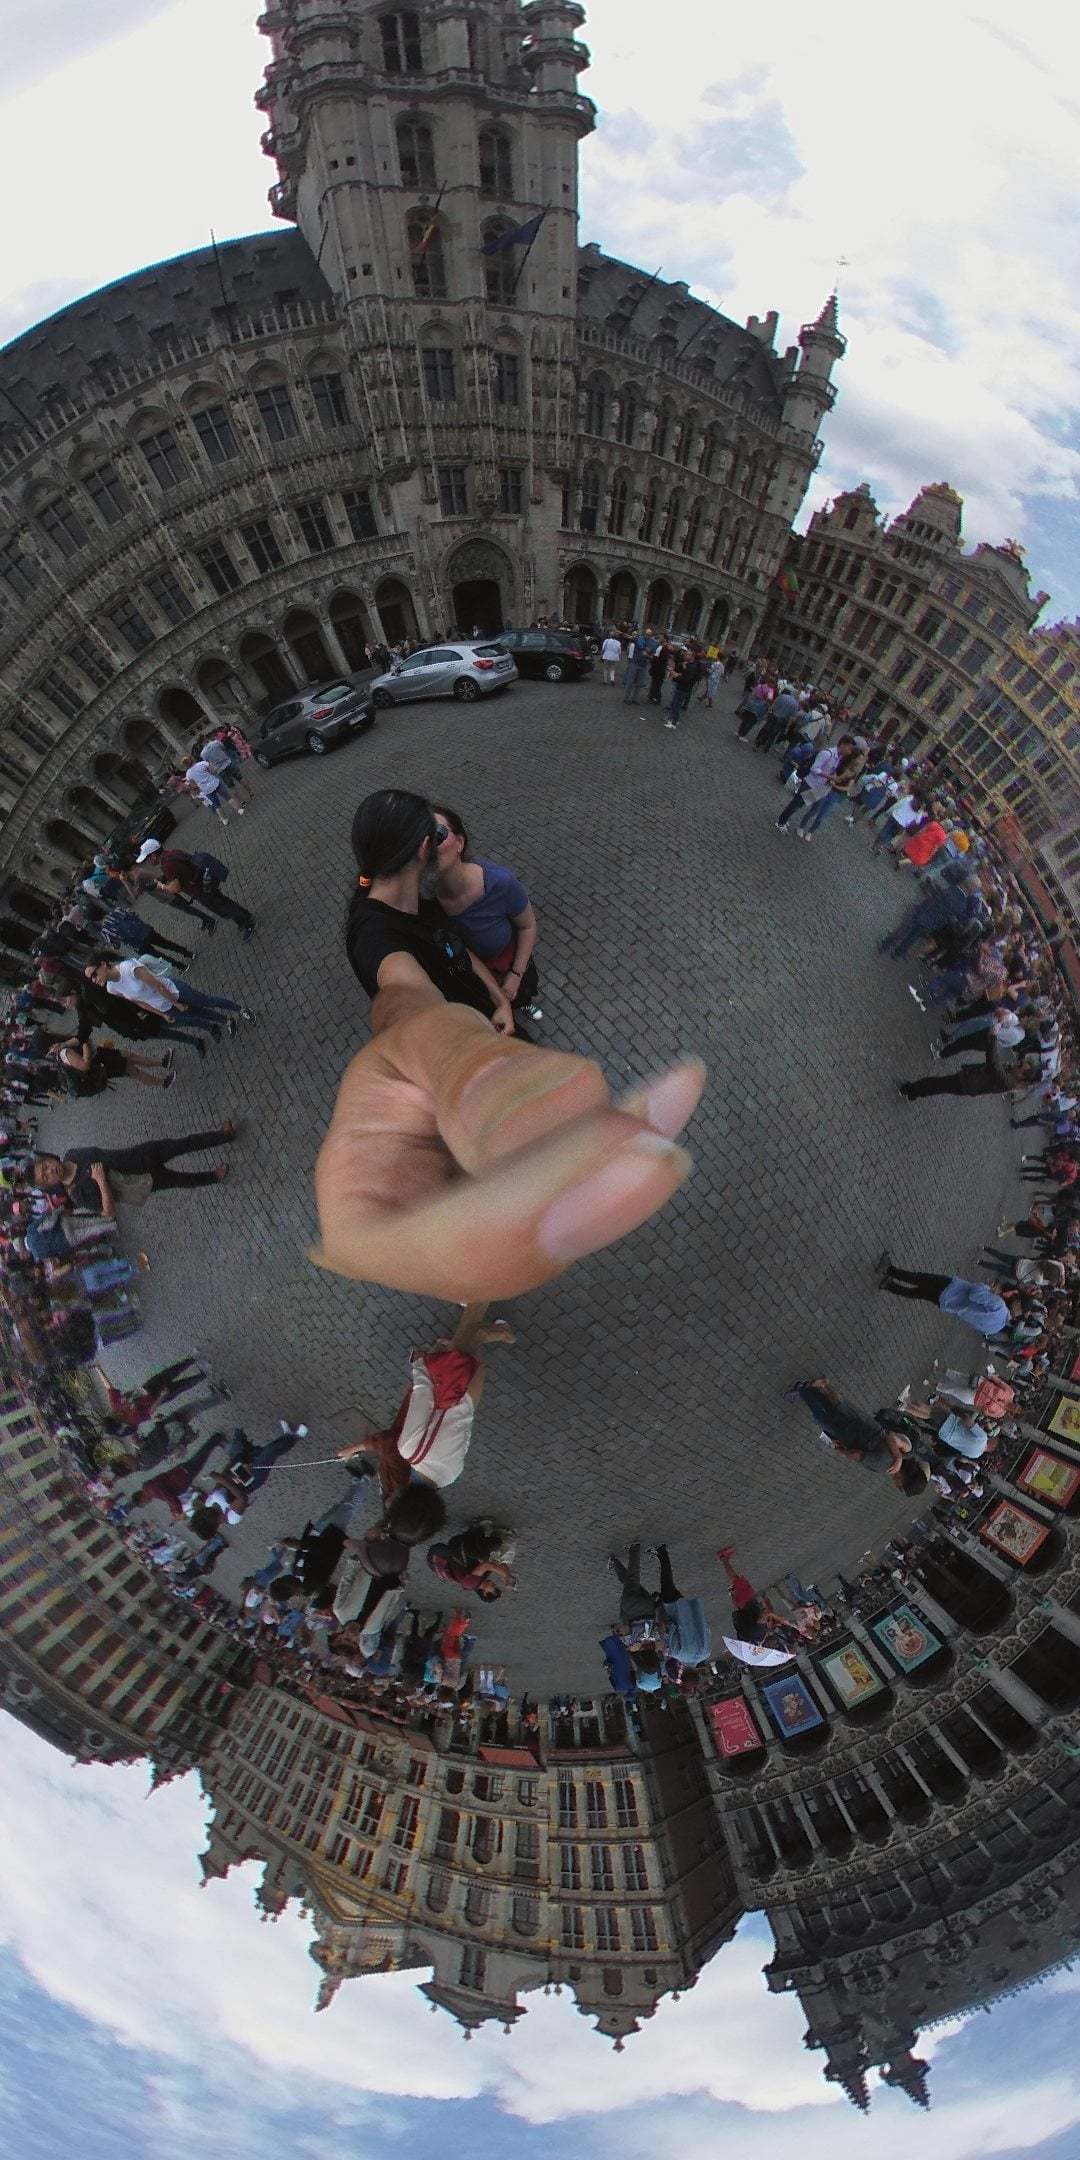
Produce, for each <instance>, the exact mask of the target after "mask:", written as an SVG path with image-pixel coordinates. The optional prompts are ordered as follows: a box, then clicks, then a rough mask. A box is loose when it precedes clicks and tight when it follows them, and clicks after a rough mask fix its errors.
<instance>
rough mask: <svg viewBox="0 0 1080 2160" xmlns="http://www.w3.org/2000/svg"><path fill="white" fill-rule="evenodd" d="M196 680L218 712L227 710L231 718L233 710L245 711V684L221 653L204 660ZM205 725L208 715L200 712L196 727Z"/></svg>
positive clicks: (208, 701) (209, 702)
mask: <svg viewBox="0 0 1080 2160" xmlns="http://www.w3.org/2000/svg"><path fill="white" fill-rule="evenodd" d="M195 680H196V682H197V683H198V686H199V689H200V690H201V691H202V694H203V696H204V698H205V699H206V701H207V704H208V705H211V706H213V707H214V708H215V709H216V710H217V711H218V712H222V711H223V712H225V713H226V714H227V715H228V717H229V718H230V719H231V718H232V715H233V712H234V711H236V710H237V709H238V708H239V710H240V711H243V709H244V705H245V702H246V701H245V698H244V686H243V684H242V682H241V681H240V678H239V676H237V675H234V673H233V671H232V669H231V667H230V666H229V663H228V661H227V660H223V659H222V657H221V655H220V653H214V654H212V656H211V658H210V659H209V660H204V661H203V663H202V665H201V667H200V668H199V671H198V673H197V675H196V677H195ZM205 726H206V716H205V714H202V713H200V715H199V718H198V720H197V721H196V727H205Z"/></svg>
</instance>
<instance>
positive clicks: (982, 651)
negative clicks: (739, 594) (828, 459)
mask: <svg viewBox="0 0 1080 2160" xmlns="http://www.w3.org/2000/svg"><path fill="white" fill-rule="evenodd" d="M962 510H963V505H962V502H961V499H960V497H959V496H958V495H957V494H956V492H955V490H954V489H953V488H951V487H949V486H948V485H947V484H946V483H945V482H944V481H941V482H938V483H936V484H934V485H932V486H930V487H925V488H923V489H921V490H920V492H919V494H918V495H917V496H916V497H915V500H914V501H913V502H912V504H911V505H910V507H909V508H908V509H907V510H906V511H904V512H903V513H902V514H901V515H900V516H899V517H896V518H894V519H893V520H892V522H891V524H889V523H886V522H885V521H884V520H883V519H882V518H881V517H880V515H879V513H878V509H877V505H876V503H875V501H874V498H873V495H872V494H871V492H870V489H869V487H868V486H867V485H866V484H865V482H864V483H863V485H862V486H861V487H858V488H854V489H851V490H849V491H848V492H846V493H843V494H840V495H838V496H837V497H836V498H835V500H834V501H833V502H832V503H831V504H830V505H829V506H828V508H827V509H825V510H821V511H818V512H817V513H816V514H815V516H814V517H812V518H811V520H810V524H809V527H808V529H807V532H806V534H805V536H804V537H802V538H796V539H793V541H792V542H791V544H790V547H789V551H788V556H787V560H786V563H785V569H786V570H787V572H788V573H790V574H789V575H788V576H787V577H786V578H782V579H781V580H780V582H779V583H778V585H777V586H776V587H775V588H774V591H773V594H772V597H771V600H770V606H769V611H768V614H767V616H766V619H765V623H764V625H763V630H762V642H763V644H764V645H766V646H767V647H768V649H769V651H770V654H771V655H772V656H774V657H775V658H776V659H777V660H778V661H779V663H780V664H781V665H783V666H785V667H790V668H792V669H793V670H795V671H796V672H798V673H799V674H800V675H805V676H808V677H810V678H811V679H815V680H816V681H817V682H818V684H819V685H820V686H821V688H822V689H823V690H825V691H826V693H827V694H832V695H833V696H835V698H836V699H837V700H838V701H840V702H842V703H844V704H846V706H847V707H848V709H849V711H850V712H851V713H852V715H853V716H854V717H855V718H856V719H857V720H859V721H861V722H862V723H864V725H865V726H866V727H867V728H868V729H872V730H873V731H874V732H875V733H876V734H878V735H879V736H880V735H885V734H887V735H888V737H889V740H890V747H892V748H894V749H895V750H897V751H899V752H901V753H903V754H904V755H908V756H912V757H919V758H925V757H927V756H933V757H934V759H935V761H936V762H939V763H941V764H942V766H943V768H944V770H945V771H946V772H948V774H949V775H950V776H951V777H952V778H953V779H954V781H955V782H956V784H957V785H958V787H959V788H960V789H961V790H962V792H963V795H964V797H965V799H966V800H968V801H970V803H971V805H972V808H973V809H974V811H975V812H976V814H977V815H978V816H979V817H980V819H981V820H982V822H983V823H985V824H988V825H993V824H995V823H999V822H1003V821H1004V822H1007V823H1012V822H1013V821H1015V824H1016V825H1017V827H1018V828H1019V830H1020V832H1021V833H1022V834H1023V836H1024V840H1025V842H1026V844H1027V847H1028V848H1029V849H1030V850H1031V851H1032V853H1033V854H1034V855H1035V856H1036V858H1037V859H1038V862H1039V865H1040V868H1041V870H1042V873H1043V875H1044V876H1045V877H1046V879H1047V882H1048V883H1049V884H1050V888H1051V891H1052V892H1053V893H1054V895H1055V898H1056V899H1057V900H1058V902H1059V904H1060V905H1061V907H1062V908H1063V909H1067V910H1068V911H1069V913H1070V915H1071V916H1072V917H1074V918H1077V919H1080V917H1078V907H1080V631H1078V629H1077V625H1076V624H1075V623H1071V624H1070V623H1058V624H1055V625H1053V626H1052V627H1049V628H1046V629H1037V628H1036V627H1035V624H1036V618H1037V616H1038V614H1039V613H1040V611H1041V609H1042V608H1043V607H1044V605H1045V603H1046V601H1047V598H1048V595H1047V594H1046V593H1044V592H1036V593H1032V592H1031V590H1030V580H1029V577H1028V573H1027V570H1026V567H1025V564H1024V560H1023V554H1022V551H1021V550H1020V548H1019V547H1018V546H1017V544H1016V543H1015V541H1012V540H1005V541H1002V542H1001V543H1000V544H999V545H998V546H996V547H990V546H987V545H985V544H983V545H980V546H978V547H976V548H974V549H972V550H971V551H970V552H967V551H965V549H964V546H963V542H962V537H961V518H962ZM786 588H788V589H786Z"/></svg>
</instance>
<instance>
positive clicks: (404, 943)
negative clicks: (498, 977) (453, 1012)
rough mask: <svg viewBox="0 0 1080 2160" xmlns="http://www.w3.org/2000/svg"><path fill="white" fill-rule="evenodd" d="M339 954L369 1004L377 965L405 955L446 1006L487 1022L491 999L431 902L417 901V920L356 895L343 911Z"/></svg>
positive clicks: (449, 925)
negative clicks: (342, 941) (465, 1007)
mask: <svg viewBox="0 0 1080 2160" xmlns="http://www.w3.org/2000/svg"><path fill="white" fill-rule="evenodd" d="M345 950H346V952H347V953H348V955H349V960H350V963H351V966H352V970H353V973H354V975H355V976H356V977H357V979H358V981H359V982H361V983H362V984H363V986H364V989H365V990H366V991H367V994H368V996H369V997H370V998H373V997H374V996H375V993H376V991H377V989H378V987H379V968H380V967H381V965H382V962H383V961H384V960H385V959H386V958H387V957H388V955H389V954H390V953H396V952H401V953H408V954H409V956H410V958H411V959H413V960H415V961H416V962H417V963H418V965H419V966H420V967H422V968H423V970H424V973H425V975H426V976H427V977H428V979H429V981H431V982H433V983H434V985H435V988H436V990H439V991H441V992H442V995H443V997H444V998H446V1000H447V1002H448V1003H449V1004H451V1005H471V1006H472V1008H473V1011H474V1012H479V1013H483V1015H484V1018H485V1019H486V1020H490V1018H491V1015H492V1011H493V1010H494V1008H493V1006H492V1002H491V998H490V997H489V995H488V992H487V990H486V988H485V986H484V984H483V983H482V982H481V980H480V977H479V976H478V975H477V974H475V973H474V971H473V967H472V963H471V961H470V959H469V952H468V947H467V945H466V943H465V940H464V938H463V937H462V935H461V932H460V930H459V929H458V928H457V926H456V924H454V923H452V922H451V920H450V917H449V916H448V915H445V914H444V913H443V910H442V908H441V907H440V906H439V903H438V901H437V900H421V902H420V912H419V914H417V915H404V914H402V912H401V910H400V908H392V907H387V905H386V902H385V901H384V900H373V899H372V898H371V895H370V893H367V892H364V891H363V890H362V889H360V890H358V891H357V892H356V893H354V895H353V899H352V903H351V905H350V908H349V917H348V922H347V924H346V927H345Z"/></svg>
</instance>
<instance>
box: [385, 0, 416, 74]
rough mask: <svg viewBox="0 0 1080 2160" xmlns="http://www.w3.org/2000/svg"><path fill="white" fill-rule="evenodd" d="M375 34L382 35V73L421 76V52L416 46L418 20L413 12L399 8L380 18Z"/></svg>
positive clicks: (411, 9)
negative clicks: (391, 13) (377, 32)
mask: <svg viewBox="0 0 1080 2160" xmlns="http://www.w3.org/2000/svg"><path fill="white" fill-rule="evenodd" d="M379 30H380V33H381V35H382V64H383V69H384V71H385V73H386V74H387V75H419V74H421V73H422V72H423V66H424V49H423V46H422V44H421V42H420V17H419V15H418V14H417V12H416V9H415V8H403V9H402V10H401V11H400V12H399V13H395V14H393V15H380V17H379Z"/></svg>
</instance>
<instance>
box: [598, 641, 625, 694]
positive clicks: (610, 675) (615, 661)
mask: <svg viewBox="0 0 1080 2160" xmlns="http://www.w3.org/2000/svg"><path fill="white" fill-rule="evenodd" d="M621 660H622V639H621V638H618V637H616V636H615V633H614V631H613V630H609V631H608V634H607V636H606V638H605V639H604V642H603V644H602V645H601V647H600V665H601V667H602V668H603V670H604V681H605V682H606V683H607V684H608V685H609V686H611V685H612V684H613V683H614V681H615V677H616V673H617V671H618V667H619V663H620V661H621Z"/></svg>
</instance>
